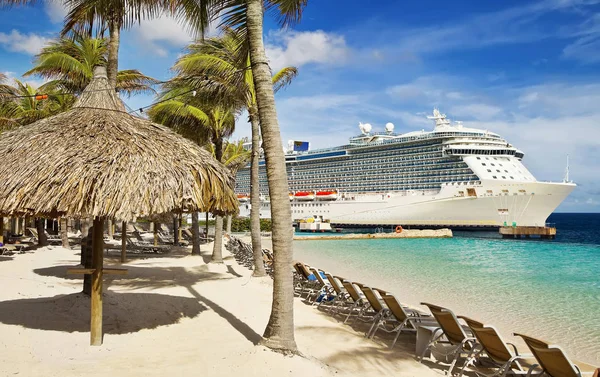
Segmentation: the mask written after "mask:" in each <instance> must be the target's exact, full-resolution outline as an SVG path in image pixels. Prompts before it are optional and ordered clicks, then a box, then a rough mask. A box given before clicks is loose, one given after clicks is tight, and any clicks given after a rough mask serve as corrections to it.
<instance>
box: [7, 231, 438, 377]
mask: <svg viewBox="0 0 600 377" xmlns="http://www.w3.org/2000/svg"><path fill="white" fill-rule="evenodd" d="M265 244H268V241H267V242H265ZM202 249H203V252H204V253H205V255H204V256H202V257H200V256H191V255H189V249H184V250H179V251H177V252H173V253H171V254H169V255H167V256H164V255H163V256H156V257H148V258H141V257H135V258H133V257H132V260H131V261H129V262H128V263H126V265H125V267H127V268H128V269H129V274H128V275H127V276H125V277H121V276H119V277H113V276H110V277H107V278H105V284H104V289H105V293H104V331H105V336H104V344H103V345H102V346H100V347H91V346H89V332H88V331H89V299H88V298H86V297H85V296H83V295H82V294H81V293H79V292H80V291H81V284H82V281H81V280H82V279H81V277H80V276H72V275H67V274H66V268H67V267H68V266H74V265H77V264H78V263H79V255H78V250H69V249H64V248H62V247H45V248H42V249H38V250H35V251H33V252H28V253H26V254H17V255H14V256H10V257H5V256H0V286H1V287H2V289H0V376H14V375H18V376H61V377H68V376H82V375H86V376H107V375H110V376H136V375H143V376H179V375H184V374H186V375H203V376H232V375H243V376H303V377H305V376H311V377H317V376H333V375H336V376H352V375H354V376H381V375H382V374H384V375H388V374H389V375H392V374H393V375H395V376H424V377H428V376H440V375H443V372H442V371H441V370H440V369H436V368H435V367H433V368H430V367H428V366H425V365H422V364H419V363H417V362H416V361H415V359H414V356H413V355H412V353H411V352H409V351H410V350H411V347H414V337H411V335H408V336H407V337H406V339H403V338H402V337H401V344H400V345H399V346H397V347H396V349H394V350H389V349H388V348H387V344H389V343H385V342H384V341H381V340H375V341H371V340H367V339H364V338H363V337H362V335H363V334H362V332H361V331H362V330H363V328H360V327H359V328H352V327H350V326H347V325H343V324H342V323H341V321H338V320H337V319H335V318H333V317H331V316H329V315H328V314H326V313H323V312H322V311H321V310H319V309H316V308H315V307H312V306H309V305H307V304H306V303H304V302H303V301H302V300H301V299H299V298H296V299H295V303H294V304H295V326H296V341H297V344H298V347H299V350H300V351H301V353H302V356H294V357H290V356H284V355H281V354H278V353H275V352H271V351H270V350H268V349H266V348H264V347H262V346H258V345H257V342H258V341H259V339H260V335H261V334H262V332H263V330H264V328H265V325H266V323H267V320H268V316H269V313H270V305H271V290H272V281H271V279H270V278H260V279H258V278H251V276H250V271H248V270H247V269H245V268H243V267H241V266H239V265H237V264H236V263H235V261H234V260H233V259H232V258H231V257H230V256H229V254H228V253H227V252H224V254H225V256H226V264H225V265H220V266H219V265H210V264H208V265H207V264H206V263H205V262H206V261H207V260H208V258H207V255H208V253H209V250H212V247H211V246H210V245H203V246H202ZM112 253H113V254H112V255H113V257H108V258H106V259H105V266H116V267H121V265H120V263H118V259H117V258H116V257H117V253H118V251H114V252H112ZM411 342H412V343H411Z"/></svg>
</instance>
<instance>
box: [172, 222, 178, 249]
mask: <svg viewBox="0 0 600 377" xmlns="http://www.w3.org/2000/svg"><path fill="white" fill-rule="evenodd" d="M173 245H175V246H179V216H173Z"/></svg>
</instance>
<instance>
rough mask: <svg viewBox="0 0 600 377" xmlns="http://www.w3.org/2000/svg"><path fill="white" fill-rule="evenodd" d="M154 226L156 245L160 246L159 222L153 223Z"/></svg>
mask: <svg viewBox="0 0 600 377" xmlns="http://www.w3.org/2000/svg"><path fill="white" fill-rule="evenodd" d="M153 224H154V226H153V228H154V246H158V222H156V221H155V222H154V223H153Z"/></svg>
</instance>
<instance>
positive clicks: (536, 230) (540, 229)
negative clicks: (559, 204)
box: [500, 226, 556, 240]
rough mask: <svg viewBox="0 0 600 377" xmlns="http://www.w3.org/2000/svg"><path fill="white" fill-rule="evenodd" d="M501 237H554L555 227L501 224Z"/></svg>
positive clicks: (551, 238)
mask: <svg viewBox="0 0 600 377" xmlns="http://www.w3.org/2000/svg"><path fill="white" fill-rule="evenodd" d="M500 234H501V235H502V238H532V237H535V238H542V239H549V240H553V239H554V238H556V228H554V227H548V226H503V227H500Z"/></svg>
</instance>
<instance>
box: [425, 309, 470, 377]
mask: <svg viewBox="0 0 600 377" xmlns="http://www.w3.org/2000/svg"><path fill="white" fill-rule="evenodd" d="M421 305H425V306H427V307H428V308H429V310H430V311H431V314H433V316H434V317H435V319H436V321H437V322H438V324H439V326H440V331H434V332H433V333H432V336H431V339H429V342H428V344H427V346H426V347H425V349H424V351H423V353H422V354H421V355H417V356H418V357H419V359H420V360H421V361H422V360H423V357H424V356H425V353H426V352H427V351H428V350H435V352H436V353H437V354H440V355H442V356H444V357H445V358H446V360H451V362H450V367H449V368H448V370H447V371H446V374H448V375H452V371H453V369H454V367H455V366H456V363H457V362H458V360H459V359H461V358H463V357H469V356H471V354H472V353H473V349H474V347H475V344H476V343H477V339H475V337H474V336H473V335H472V334H471V331H470V330H469V329H468V327H467V326H463V325H462V324H461V323H460V322H459V321H458V318H457V317H456V315H455V314H454V313H453V312H452V311H451V310H450V309H447V308H444V307H441V306H437V305H433V304H429V303H426V302H422V303H421ZM442 347H443V348H442ZM465 355H466V356H465Z"/></svg>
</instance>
